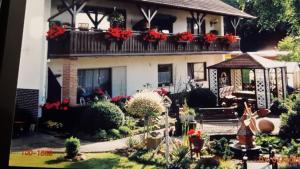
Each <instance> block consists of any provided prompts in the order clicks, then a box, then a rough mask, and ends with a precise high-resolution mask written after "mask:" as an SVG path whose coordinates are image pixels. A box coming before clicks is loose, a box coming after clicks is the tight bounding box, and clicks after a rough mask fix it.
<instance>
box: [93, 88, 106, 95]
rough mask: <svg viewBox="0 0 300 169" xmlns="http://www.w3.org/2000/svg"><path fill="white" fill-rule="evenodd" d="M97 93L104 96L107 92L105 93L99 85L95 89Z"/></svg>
mask: <svg viewBox="0 0 300 169" xmlns="http://www.w3.org/2000/svg"><path fill="white" fill-rule="evenodd" d="M95 94H98V95H100V96H103V95H104V94H105V93H104V91H103V89H102V88H100V87H98V88H96V89H95Z"/></svg>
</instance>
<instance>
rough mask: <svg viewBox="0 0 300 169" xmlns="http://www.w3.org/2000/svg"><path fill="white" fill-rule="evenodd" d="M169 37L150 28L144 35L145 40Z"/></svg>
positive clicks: (161, 39)
mask: <svg viewBox="0 0 300 169" xmlns="http://www.w3.org/2000/svg"><path fill="white" fill-rule="evenodd" d="M167 39H168V35H166V34H164V33H161V32H157V31H155V30H149V31H148V32H146V33H145V34H144V36H143V40H144V41H165V40H167Z"/></svg>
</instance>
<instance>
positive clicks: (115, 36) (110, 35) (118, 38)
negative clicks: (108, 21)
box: [105, 27, 133, 50]
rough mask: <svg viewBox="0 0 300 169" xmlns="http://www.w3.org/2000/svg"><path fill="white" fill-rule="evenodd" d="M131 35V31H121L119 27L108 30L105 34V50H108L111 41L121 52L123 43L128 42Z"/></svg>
mask: <svg viewBox="0 0 300 169" xmlns="http://www.w3.org/2000/svg"><path fill="white" fill-rule="evenodd" d="M132 34H133V33H132V30H130V29H122V28H120V27H112V28H109V29H108V31H107V32H106V33H105V39H106V42H107V46H106V47H107V50H109V49H110V45H111V42H112V41H115V42H116V43H117V45H118V49H119V50H121V49H122V46H123V43H124V41H126V40H128V39H129V38H130V37H131V36H132Z"/></svg>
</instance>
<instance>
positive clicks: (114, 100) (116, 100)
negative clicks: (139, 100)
mask: <svg viewBox="0 0 300 169" xmlns="http://www.w3.org/2000/svg"><path fill="white" fill-rule="evenodd" d="M130 98H131V97H130V96H115V97H113V98H111V102H118V101H120V100H122V99H126V100H129V99H130Z"/></svg>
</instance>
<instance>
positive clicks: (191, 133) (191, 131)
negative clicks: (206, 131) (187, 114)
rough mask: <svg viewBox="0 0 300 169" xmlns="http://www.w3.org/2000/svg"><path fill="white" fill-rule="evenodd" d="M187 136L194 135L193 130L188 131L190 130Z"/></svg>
mask: <svg viewBox="0 0 300 169" xmlns="http://www.w3.org/2000/svg"><path fill="white" fill-rule="evenodd" d="M187 134H188V135H189V136H191V135H193V134H195V130H194V129H190V130H189V131H188V132H187Z"/></svg>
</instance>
